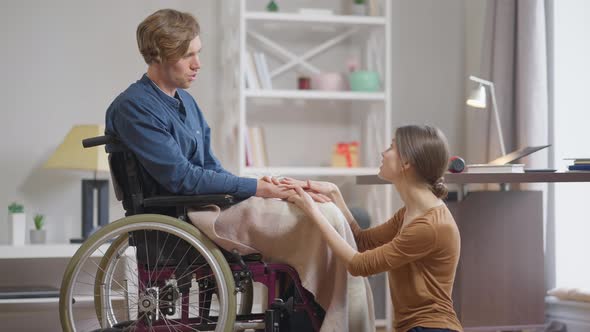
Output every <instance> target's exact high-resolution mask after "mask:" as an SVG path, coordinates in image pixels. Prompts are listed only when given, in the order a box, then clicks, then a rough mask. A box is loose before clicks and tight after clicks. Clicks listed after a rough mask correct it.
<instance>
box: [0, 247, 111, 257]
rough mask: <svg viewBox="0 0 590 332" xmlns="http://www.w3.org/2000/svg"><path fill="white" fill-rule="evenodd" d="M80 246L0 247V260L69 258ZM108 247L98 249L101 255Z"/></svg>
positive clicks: (95, 254)
mask: <svg viewBox="0 0 590 332" xmlns="http://www.w3.org/2000/svg"><path fill="white" fill-rule="evenodd" d="M78 248H80V244H29V245H24V246H10V245H0V259H22V258H70V257H72V256H74V254H75V253H76V250H78ZM107 249H108V245H104V246H101V247H100V251H102V252H103V253H104V252H106V250H107ZM92 256H93V257H100V256H101V254H100V252H99V251H96V252H94V253H93V254H92Z"/></svg>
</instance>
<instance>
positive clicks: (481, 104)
mask: <svg viewBox="0 0 590 332" xmlns="http://www.w3.org/2000/svg"><path fill="white" fill-rule="evenodd" d="M467 105H469V106H471V107H475V108H486V105H487V95H486V89H485V87H484V86H483V84H480V85H479V87H478V88H477V89H475V90H473V91H472V92H471V95H469V99H467Z"/></svg>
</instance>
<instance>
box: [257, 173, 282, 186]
mask: <svg viewBox="0 0 590 332" xmlns="http://www.w3.org/2000/svg"><path fill="white" fill-rule="evenodd" d="M260 180H262V181H266V182H268V183H272V184H276V185H277V186H278V185H279V184H281V183H280V181H279V179H277V178H275V177H274V176H270V175H265V176H263V177H261V178H260Z"/></svg>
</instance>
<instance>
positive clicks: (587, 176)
mask: <svg viewBox="0 0 590 332" xmlns="http://www.w3.org/2000/svg"><path fill="white" fill-rule="evenodd" d="M445 182H446V183H454V184H469V183H535V182H536V183H540V182H544V183H548V182H590V172H539V173H537V172H534V173H479V174H477V173H475V174H473V173H447V174H445ZM387 183H389V182H387V181H385V180H382V179H380V178H379V177H378V176H377V175H359V176H357V177H356V184H387Z"/></svg>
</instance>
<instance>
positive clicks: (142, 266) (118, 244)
mask: <svg viewBox="0 0 590 332" xmlns="http://www.w3.org/2000/svg"><path fill="white" fill-rule="evenodd" d="M83 145H84V147H85V148H88V147H97V146H101V145H106V151H107V153H108V154H109V166H110V168H111V178H112V181H113V186H114V187H115V193H116V195H117V198H118V199H119V200H121V201H122V203H123V207H124V209H125V217H124V218H122V219H119V220H117V221H114V222H112V223H109V224H108V225H106V226H104V227H102V228H100V229H98V230H97V231H96V232H95V233H93V234H92V235H91V236H89V237H88V239H87V240H86V241H85V242H84V243H83V244H82V245H81V246H80V248H79V249H78V250H77V252H76V253H75V254H74V256H73V257H72V259H71V260H70V262H69V264H68V266H67V267H66V271H65V273H64V277H63V281H62V285H61V293H60V300H59V310H60V321H61V325H62V329H63V330H64V331H68V332H69V331H93V332H98V331H101V332H114V331H138V332H139V331H225V332H228V331H243V330H249V331H252V330H254V331H265V332H270V331H272V332H278V331H281V332H284V331H319V329H320V326H321V324H322V320H323V316H324V311H323V310H322V308H321V307H320V306H319V305H318V304H317V303H315V302H314V299H313V295H312V294H311V293H309V292H308V291H307V290H305V289H304V288H303V287H302V286H301V282H300V280H299V276H298V275H297V272H296V271H295V270H294V269H293V268H291V267H290V266H288V265H284V264H275V263H268V264H267V263H265V262H263V261H262V260H261V255H260V254H252V255H247V256H241V255H240V254H239V253H238V252H236V251H233V252H228V251H225V250H223V249H222V248H220V247H217V246H216V245H215V244H214V243H213V242H212V241H211V240H209V239H208V238H207V237H206V236H205V235H204V234H203V233H201V232H200V231H199V230H198V229H197V228H196V227H195V226H193V225H192V224H191V223H190V222H188V217H187V211H188V209H189V208H190V209H199V208H202V207H204V206H207V205H210V204H216V205H218V206H220V207H222V208H223V207H227V206H230V205H232V204H234V203H236V202H235V200H234V198H233V197H232V196H231V195H197V196H175V195H170V194H169V193H167V192H165V191H164V190H163V189H162V188H161V187H160V186H159V185H157V183H156V181H155V180H154V179H153V178H152V177H151V176H150V175H149V174H148V173H147V171H145V169H144V168H143V167H142V166H141V164H140V163H139V162H138V160H137V158H136V157H135V156H134V154H133V153H132V152H131V151H129V149H127V148H126V147H125V146H124V145H123V144H122V143H120V142H119V141H118V140H117V139H116V138H115V137H112V136H108V135H105V136H99V137H93V138H88V139H85V140H84V141H83ZM254 282H259V283H261V284H263V285H264V286H266V289H267V290H268V293H267V296H266V299H261V302H262V301H264V302H266V303H265V304H266V305H265V306H264V305H263V307H262V308H261V310H259V311H258V312H253V310H252V309H253V302H254V301H253V297H254V295H253V294H254V292H253V283H254Z"/></svg>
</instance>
